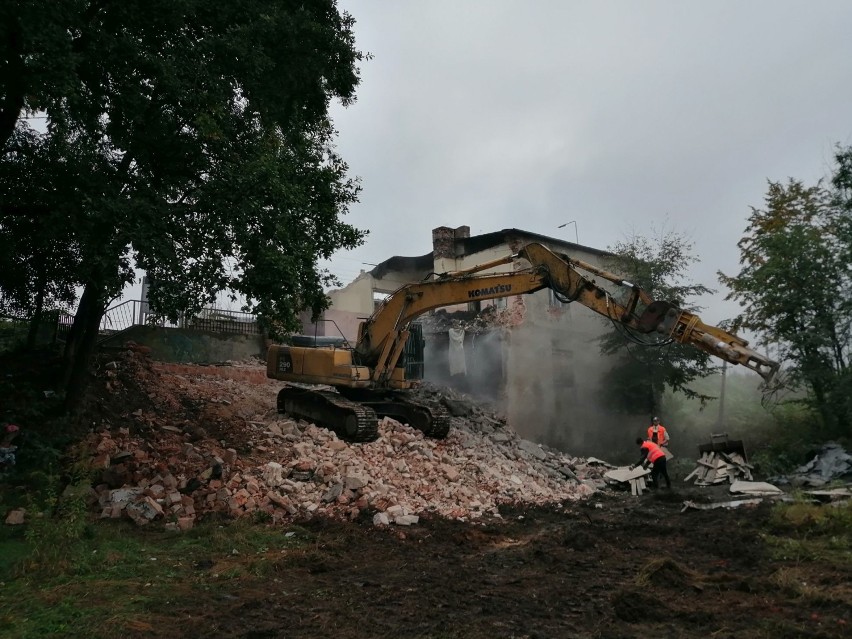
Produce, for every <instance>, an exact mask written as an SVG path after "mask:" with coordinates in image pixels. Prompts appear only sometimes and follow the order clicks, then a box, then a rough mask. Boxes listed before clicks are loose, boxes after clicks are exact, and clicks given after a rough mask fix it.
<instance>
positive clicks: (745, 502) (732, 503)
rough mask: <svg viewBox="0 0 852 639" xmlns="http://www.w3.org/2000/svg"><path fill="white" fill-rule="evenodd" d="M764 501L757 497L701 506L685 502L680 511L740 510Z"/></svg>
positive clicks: (692, 502)
mask: <svg viewBox="0 0 852 639" xmlns="http://www.w3.org/2000/svg"><path fill="white" fill-rule="evenodd" d="M762 501H763V499H761V498H760V497H755V498H752V499H734V500H732V501H715V502H711V503H709V504H699V503H697V502H694V501H685V502H683V508H681V509H680V512H686V511H687V510H690V509H692V510H714V509H716V508H740V507H741V506H757V505H758V504H759V503H761V502H762Z"/></svg>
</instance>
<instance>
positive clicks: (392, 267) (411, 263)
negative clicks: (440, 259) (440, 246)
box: [370, 253, 435, 280]
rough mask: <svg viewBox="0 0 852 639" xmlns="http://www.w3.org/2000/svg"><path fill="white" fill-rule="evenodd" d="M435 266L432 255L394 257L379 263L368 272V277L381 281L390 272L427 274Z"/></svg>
mask: <svg viewBox="0 0 852 639" xmlns="http://www.w3.org/2000/svg"><path fill="white" fill-rule="evenodd" d="M434 265H435V259H434V258H433V257H432V253H426V255H421V256H419V257H405V256H403V255H394V256H393V257H391V258H389V259H386V260H385V261H384V262H379V263H378V264H377V265H376V267H375V268H374V269H373V270H371V271H370V275H372V276H373V277H375V278H376V279H379V280H380V279H382V278H383V277H384V276H385V275H386V274H388V273H390V272H391V271H396V272H399V271H425V272H426V273H429V272H431V271H432V267H433V266H434Z"/></svg>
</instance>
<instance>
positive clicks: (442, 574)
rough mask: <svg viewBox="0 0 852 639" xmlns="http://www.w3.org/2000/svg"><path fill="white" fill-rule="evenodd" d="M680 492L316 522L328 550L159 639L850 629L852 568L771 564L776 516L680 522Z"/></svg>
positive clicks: (212, 603) (291, 561)
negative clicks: (449, 517) (771, 523)
mask: <svg viewBox="0 0 852 639" xmlns="http://www.w3.org/2000/svg"><path fill="white" fill-rule="evenodd" d="M681 497H682V495H681V494H679V493H678V492H677V491H674V493H671V494H660V495H650V496H645V497H642V498H639V499H637V498H635V497H630V496H629V495H624V494H615V495H614V494H600V495H598V496H597V497H596V498H594V499H592V500H589V501H586V502H583V503H579V504H576V505H572V506H570V507H568V508H566V509H564V510H563V509H557V508H555V509H540V508H539V509H535V510H512V509H507V510H506V513H505V521H504V522H503V523H490V524H486V525H476V526H473V525H470V524H462V523H458V522H449V521H445V520H428V519H426V520H421V523H420V525H418V526H416V527H412V528H410V529H406V530H404V531H399V530H394V531H386V530H377V529H375V528H373V527H372V526H370V525H369V524H367V523H363V524H358V523H354V524H340V523H329V522H321V521H317V522H313V523H312V524H310V525H309V529H310V530H311V531H312V532H313V533H315V534H317V535H318V539H320V540H322V543H318V544H317V545H316V547H315V548H313V549H311V550H310V551H309V552H307V553H304V554H300V555H298V556H296V557H295V558H294V557H290V558H287V559H280V560H278V561H279V563H278V565H276V567H275V571H274V574H276V575H277V577H275V578H273V579H272V580H271V581H270V580H268V579H267V580H264V581H262V582H260V581H258V582H254V583H245V582H244V583H242V585H241V586H240V587H239V588H238V589H234V590H225V591H222V592H220V593H217V595H216V596H215V597H214V598H213V599H212V600H206V601H199V602H198V606H197V607H195V608H193V609H191V610H181V611H175V612H176V613H178V614H177V615H176V616H175V618H174V621H175V626H174V627H173V628H171V629H168V630H166V632H165V634H162V635H161V636H187V637H188V636H192V637H207V636H216V637H240V638H245V639H249V638H251V639H261V638H277V637H282V638H283V637H306V638H308V637H309V638H320V637H338V638H340V639H349V638H352V639H355V638H366V637H424V638H425V637H436V638H437V637H459V638H462V637H465V638H467V637H469V638H474V637H475V638H486V637H542V638H544V637H601V638H605V637H606V638H612V639H615V638H627V637H653V636H658V637H725V638H728V637H729V638H734V637H736V638H744V637H845V636H848V624H849V623H852V618H850V607H849V604H850V602H852V590H851V588H852V587H850V583H852V570H850V567H849V565H848V564H846V565H835V564H833V563H831V562H829V561H819V560H816V561H807V562H802V561H798V560H797V559H796V558H795V557H789V558H787V559H781V558H779V559H772V558H770V556H769V552H768V549H767V545H766V543H765V541H764V540H763V539H762V535H763V534H764V533H765V532H767V527H766V519H767V517H768V515H769V508H768V507H760V508H758V509H756V510H752V511H713V512H709V511H702V512H697V511H688V512H685V513H682V514H681V513H680V509H681ZM204 569H205V570H216V569H217V568H216V567H215V566H205V567H204ZM189 617H191V618H192V627H193V630H192V631H191V632H189V631H187V630H186V625H185V622H186V620H187V619H188V618H189ZM163 630H165V629H163ZM172 632H173V633H175V634H172V635H170V634H169V633H172ZM188 632H189V634H187V633H188ZM181 633H183V634H181Z"/></svg>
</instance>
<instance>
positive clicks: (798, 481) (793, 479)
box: [789, 442, 852, 487]
mask: <svg viewBox="0 0 852 639" xmlns="http://www.w3.org/2000/svg"><path fill="white" fill-rule="evenodd" d="M848 478H852V455H850V454H849V453H847V452H846V450H844V448H843V446H841V445H840V444H837V443H835V442H828V443H827V444H825V445H824V446H823V447H822V449H821V450H820V452H819V453H818V454H817V455H816V456H815V457H814V458H813V459H812V460H811V461H809V462H808V463H807V464H805V465H804V466H800V467H799V468H797V469H796V470H795V471H794V473H793V474H791V475H790V476H789V481H790V483H791V484H792V485H793V486H813V487H819V486H825V485H826V484H827V483H829V482H831V481H835V480H840V479H848Z"/></svg>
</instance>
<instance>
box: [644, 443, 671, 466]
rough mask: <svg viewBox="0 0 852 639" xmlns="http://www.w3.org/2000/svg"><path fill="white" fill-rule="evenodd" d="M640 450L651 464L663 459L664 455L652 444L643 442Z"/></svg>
mask: <svg viewBox="0 0 852 639" xmlns="http://www.w3.org/2000/svg"><path fill="white" fill-rule="evenodd" d="M640 448H642V450H644V451H645V453H646V454H647V455H648V461H649V462H651V463H652V464H653V463H654V462H655V461H657V460H658V459H659V458H660V457H665V456H666V454H665V453H664V452H663V451H662V449H661V448H660V447H659V446H657V445H656V444H655V443H654V442H643V443H642V446H640Z"/></svg>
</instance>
